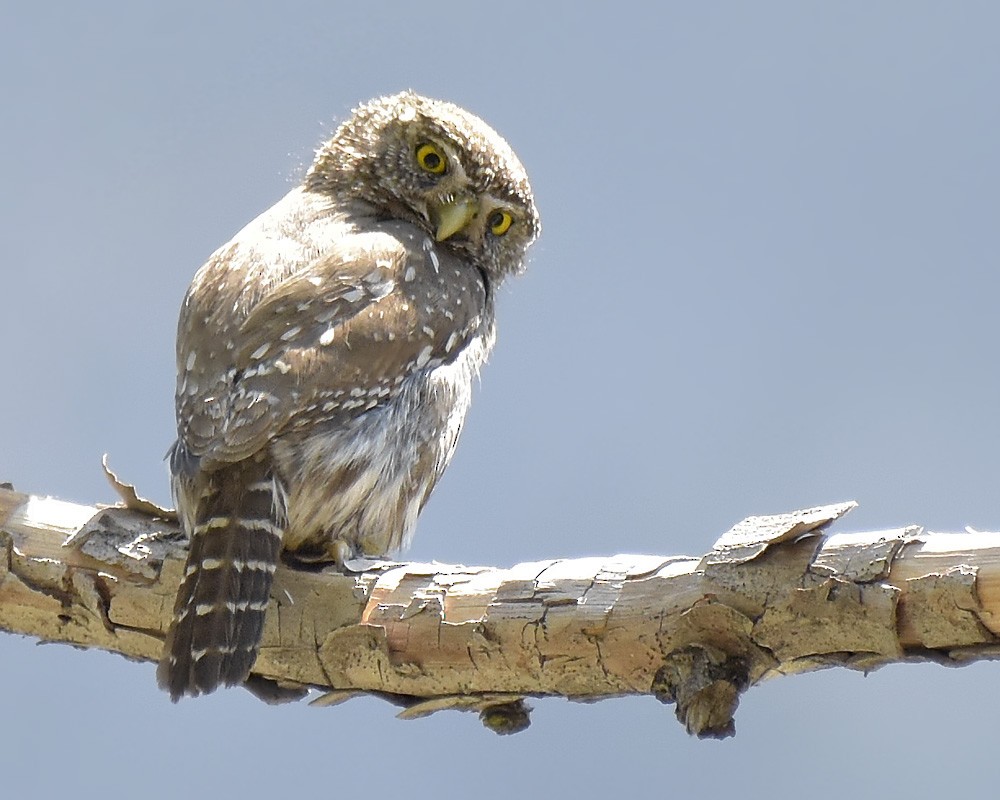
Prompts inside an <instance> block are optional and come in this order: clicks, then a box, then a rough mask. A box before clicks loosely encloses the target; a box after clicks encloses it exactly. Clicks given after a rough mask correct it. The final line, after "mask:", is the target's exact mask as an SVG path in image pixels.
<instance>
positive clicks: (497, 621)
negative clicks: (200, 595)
mask: <svg viewBox="0 0 1000 800" xmlns="http://www.w3.org/2000/svg"><path fill="white" fill-rule="evenodd" d="M133 505H136V504H135V503H133ZM853 507H854V504H853V503H844V504H840V505H834V506H826V507H822V508H816V509H809V510H805V511H797V512H794V513H792V514H783V515H777V516H770V517H750V518H749V519H746V520H744V521H743V522H741V523H740V524H738V525H737V526H735V527H734V528H733V529H732V530H730V531H729V532H728V533H726V534H725V535H723V537H722V538H721V539H719V541H718V542H716V544H715V547H714V548H713V550H712V551H711V552H710V553H708V554H707V555H705V556H703V557H701V558H689V557H668V556H637V555H617V556H609V557H598V558H582V559H552V560H548V561H539V562H531V563H525V564H518V565H516V566H514V567H511V568H510V569H496V568H487V567H464V566H451V565H445V564H416V563H410V564H400V563H386V562H363V561H358V562H352V563H349V564H348V571H347V572H346V573H339V572H336V571H334V570H332V569H325V570H320V571H306V570H303V569H296V568H292V567H289V566H285V565H283V566H281V567H280V568H279V570H278V572H277V574H276V576H275V585H274V590H273V592H272V600H271V607H270V609H269V611H268V615H267V622H266V628H265V632H264V640H263V646H262V648H261V652H260V657H259V658H258V659H257V662H256V664H255V665H254V673H255V676H257V677H256V678H255V682H256V683H257V686H256V688H257V689H258V690H260V688H261V687H262V686H264V685H266V682H267V681H271V682H273V685H274V686H276V687H278V689H279V690H286V691H294V690H295V689H296V688H297V687H318V688H320V689H322V690H325V692H326V693H325V694H324V695H322V696H321V697H320V698H319V699H318V700H317V701H314V702H318V703H320V704H330V703H333V702H337V701H339V700H342V699H344V698H346V697H349V696H351V695H352V694H354V693H357V692H373V693H378V694H380V695H383V696H386V697H390V698H392V699H394V700H395V701H396V702H399V703H400V704H402V705H404V706H405V708H406V710H405V711H404V712H403V715H404V716H418V715H422V714H426V713H430V712H431V711H435V710H438V709H440V708H470V709H475V710H478V711H480V712H481V713H482V716H483V719H484V721H485V722H486V723H487V724H488V725H489V726H490V727H492V728H493V729H495V730H497V731H498V732H511V731H514V730H520V729H521V728H523V727H524V726H526V725H527V708H526V707H525V706H524V704H523V702H522V701H523V698H524V697H526V696H531V695H536V696H538V695H560V696H564V697H569V698H573V699H586V700H596V699H602V698H607V697H613V696H618V695H624V694H651V695H654V696H656V697H657V698H659V699H660V700H662V701H664V702H675V703H676V704H677V715H678V718H679V719H681V720H682V721H683V722H684V724H685V725H686V727H687V729H688V730H689V731H690V732H692V733H695V734H697V735H700V736H726V735H731V734H732V732H733V721H732V715H733V712H734V711H735V709H736V705H737V704H738V701H739V696H740V694H741V693H742V692H743V691H744V690H745V689H746V688H748V687H749V686H752V685H754V684H756V683H757V682H759V681H761V680H763V679H764V678H767V677H772V676H775V675H779V674H789V673H796V672H803V671H806V670H812V669H818V668H822V667H828V666H835V665H841V666H847V667H851V668H854V669H863V670H872V669H875V668H877V667H880V666H882V665H883V664H888V663H895V662H901V661H910V660H927V659H931V660H934V661H938V662H941V663H945V664H956V665H957V664H964V663H967V662H969V661H972V660H977V659H983V658H995V657H997V656H998V654H1000V649H998V638H997V634H998V633H1000V616H998V613H1000V536H998V535H997V534H986V533H976V532H967V533H962V534H942V533H928V532H925V531H924V530H922V529H921V528H917V527H910V528H900V529H896V530H887V531H874V532H869V533H853V534H834V535H827V534H825V533H824V529H825V528H826V527H827V526H828V525H829V524H830V523H831V522H833V521H834V520H836V519H837V518H839V517H840V516H842V515H843V514H845V513H846V512H847V511H849V510H850V509H851V508H853ZM141 508H144V509H146V510H136V509H130V508H124V507H103V508H102V507H93V506H81V505H75V504H71V503H65V502H61V501H58V500H53V499H51V498H44V497H37V496H29V495H25V494H20V493H17V492H14V491H11V490H7V489H0V629H3V630H7V631H10V632H14V633H22V634H26V635H29V636H35V637H38V638H40V639H44V640H47V641H57V642H67V643H70V644H74V645H83V646H87V647H99V648H101V649H104V650H110V651H113V652H117V653H121V654H123V655H125V656H127V657H130V658H135V659H141V660H156V659H158V658H159V655H160V649H161V647H162V644H163V637H164V634H165V631H166V629H167V627H168V625H169V622H170V614H171V611H172V606H173V598H174V593H175V591H176V587H177V585H178V583H179V581H180V575H181V570H182V568H183V561H184V556H185V550H184V542H183V540H182V538H181V537H180V535H179V533H178V531H177V527H176V525H175V524H174V523H173V522H172V521H169V520H167V519H163V518H157V517H154V516H150V514H149V513H147V512H148V510H149V508H148V506H141ZM265 679H266V680H265ZM279 694H280V692H279Z"/></svg>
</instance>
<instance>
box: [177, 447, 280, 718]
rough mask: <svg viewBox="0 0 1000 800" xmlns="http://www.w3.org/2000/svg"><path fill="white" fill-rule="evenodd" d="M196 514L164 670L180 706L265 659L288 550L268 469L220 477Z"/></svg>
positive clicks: (233, 470)
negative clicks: (270, 614) (276, 584)
mask: <svg viewBox="0 0 1000 800" xmlns="http://www.w3.org/2000/svg"><path fill="white" fill-rule="evenodd" d="M211 483H212V486H211V488H210V490H209V491H208V492H206V493H205V494H203V495H202V497H201V499H200V501H199V502H198V505H197V508H196V509H195V513H194V529H193V530H192V531H191V532H190V534H191V545H190V550H189V552H188V558H187V564H186V566H185V569H184V578H183V580H182V581H181V586H180V589H179V590H178V592H177V599H176V601H175V603H174V620H173V623H172V624H171V626H170V631H169V633H168V634H167V640H166V643H165V645H164V651H163V657H162V659H161V660H160V665H159V668H158V669H157V679H158V681H159V683H160V686H161V687H162V688H164V689H166V690H167V691H169V692H170V697H171V699H173V700H174V701H176V700H178V699H179V698H180V697H182V696H183V695H185V694H190V695H198V694H204V693H207V692H211V691H213V690H214V689H216V688H218V687H219V686H222V685H225V686H232V685H234V684H239V683H243V682H244V681H245V680H246V679H247V677H248V676H249V674H250V668H251V667H252V666H253V662H254V660H255V659H256V658H257V651H258V649H259V648H260V641H261V636H262V634H263V630H264V614H265V612H266V610H267V604H268V600H269V598H270V593H271V583H272V581H273V579H274V571H275V568H276V566H277V563H278V557H279V554H280V551H281V537H282V533H283V526H284V524H285V509H284V495H283V492H282V491H281V487H280V486H279V485H278V482H277V481H276V480H275V479H274V478H273V477H272V475H271V474H270V472H269V471H268V470H267V468H266V466H265V465H264V464H261V463H259V462H242V463H240V464H234V465H231V466H229V467H226V468H225V469H223V470H220V471H219V472H217V473H214V474H213V475H212V476H211Z"/></svg>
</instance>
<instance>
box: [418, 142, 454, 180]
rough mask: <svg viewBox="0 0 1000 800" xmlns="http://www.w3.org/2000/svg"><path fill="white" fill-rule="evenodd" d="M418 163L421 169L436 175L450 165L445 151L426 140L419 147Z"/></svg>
mask: <svg viewBox="0 0 1000 800" xmlns="http://www.w3.org/2000/svg"><path fill="white" fill-rule="evenodd" d="M417 163H418V164H419V165H420V168H421V169H424V170H427V171H428V172H430V173H433V174H434V175H440V174H441V173H443V172H444V171H445V169H446V168H447V166H448V162H447V160H446V159H445V157H444V153H442V152H441V151H440V150H439V149H438V148H437V147H436V146H434V145H432V144H431V143H430V142H425V143H424V144H422V145H420V146H419V147H417Z"/></svg>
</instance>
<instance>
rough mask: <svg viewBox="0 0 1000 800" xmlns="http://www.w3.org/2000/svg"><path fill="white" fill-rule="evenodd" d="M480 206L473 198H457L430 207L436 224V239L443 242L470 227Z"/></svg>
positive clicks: (432, 219)
mask: <svg viewBox="0 0 1000 800" xmlns="http://www.w3.org/2000/svg"><path fill="white" fill-rule="evenodd" d="M478 210H479V204H478V203H477V202H476V201H475V200H473V199H472V198H471V197H456V198H455V199H454V200H451V201H449V202H447V203H440V204H438V203H433V204H432V205H431V207H430V212H431V221H432V222H433V223H434V238H435V239H437V240H438V241H439V242H443V241H444V240H445V239H447V238H448V237H450V236H454V235H455V234H456V233H458V232H459V231H460V230H462V228H464V227H465V226H466V225H468V224H469V223H470V222H471V221H472V218H473V217H475V216H476V212H477V211H478Z"/></svg>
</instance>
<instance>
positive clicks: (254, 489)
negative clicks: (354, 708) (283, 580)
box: [157, 92, 539, 700]
mask: <svg viewBox="0 0 1000 800" xmlns="http://www.w3.org/2000/svg"><path fill="white" fill-rule="evenodd" d="M538 232H539V220H538V214H537V212H536V210H535V205H534V202H533V200H532V195H531V188H530V186H529V185H528V178H527V176H526V175H525V172H524V168H523V167H522V166H521V163H520V162H519V161H518V159H517V156H515V155H514V153H513V151H512V150H511V149H510V147H509V146H508V145H507V143H506V142H505V141H504V140H503V139H502V138H501V137H500V136H499V135H498V134H497V133H496V132H495V131H493V130H492V129H491V128H490V127H489V126H487V125H486V124H485V123H484V122H483V121H482V120H480V119H479V118H477V117H475V116H473V115H472V114H469V113H468V112H466V111H464V110H462V109H461V108H458V107H457V106H454V105H452V104H450V103H444V102H439V101H435V100H430V99H427V98H425V97H421V96H419V95H416V94H413V93H411V92H404V93H402V94H398V95H394V96H392V97H383V98H379V99H376V100H373V101H371V102H370V103H368V104H366V105H363V106H361V107H359V108H357V109H356V110H355V111H354V112H353V115H352V116H351V117H350V118H349V119H348V120H347V121H346V122H344V123H343V124H342V125H341V126H340V127H339V128H338V129H337V131H336V133H335V134H334V136H333V138H332V139H330V141H328V142H326V143H325V144H324V145H323V146H322V147H321V148H320V149H319V151H318V152H317V155H316V158H315V161H314V162H313V164H312V167H311V168H310V169H309V171H308V173H307V174H306V176H305V180H304V181H303V183H302V185H301V186H299V187H297V188H295V189H293V190H292V191H291V192H289V193H288V194H287V195H286V196H285V197H284V199H282V200H281V201H280V202H278V203H277V205H275V206H273V207H272V208H271V209H269V210H268V211H266V212H264V213H263V214H262V215H261V216H259V217H258V218H257V219H255V220H254V221H253V222H251V223H250V224H249V225H247V226H246V227H245V228H244V229H243V230H241V231H240V232H239V233H238V234H236V236H235V237H234V238H233V239H232V240H231V241H230V242H229V243H228V244H225V245H223V246H222V247H221V248H220V249H219V250H217V251H216V252H215V253H214V254H213V255H212V256H211V258H210V259H209V260H208V262H207V263H206V264H205V265H204V266H203V267H202V268H201V269H200V270H199V271H198V273H197V275H195V278H194V281H193V282H192V284H191V287H190V289H189V290H188V293H187V296H186V297H185V299H184V304H183V307H182V309H181V314H180V322H179V324H178V333H177V368H178V378H177V394H176V408H177V441H176V443H175V444H174V445H173V448H172V450H171V452H170V468H171V475H172V489H173V494H174V499H175V502H176V504H177V508H178V512H179V515H180V519H181V524H182V526H183V528H184V531H185V532H186V533H187V535H188V536H189V537H190V550H189V553H188V558H187V565H186V568H185V571H184V577H183V581H182V583H181V586H180V589H179V590H178V593H177V600H176V603H175V606H174V620H173V624H172V625H171V627H170V631H169V633H168V635H167V640H166V644H165V647H164V654H163V658H162V660H161V662H160V666H159V669H158V672H157V674H158V678H159V681H160V685H161V686H163V687H164V688H165V689H167V690H168V691H169V692H170V695H171V697H172V698H173V699H174V700H176V699H178V698H179V697H180V696H182V695H184V694H192V695H197V694H200V693H203V692H210V691H212V690H213V689H215V688H216V687H218V686H219V685H222V684H225V685H233V684H237V683H241V682H243V681H245V680H246V678H247V677H248V675H249V673H250V668H251V666H252V665H253V662H254V660H255V658H256V656H257V651H258V649H259V646H260V639H261V634H262V630H263V623H264V612H265V610H266V608H267V605H268V599H269V595H270V588H271V582H272V578H273V575H274V571H275V567H276V565H277V563H278V558H279V555H280V554H281V552H282V550H284V551H286V552H289V553H291V554H292V555H293V557H295V558H298V559H302V560H313V559H316V560H332V561H337V562H339V563H341V564H342V563H343V561H344V559H345V558H348V557H350V556H351V555H352V554H353V555H364V556H381V555H385V554H388V553H390V552H392V551H394V550H398V549H399V548H401V547H403V546H405V545H406V543H407V542H408V541H409V539H410V537H411V536H412V534H413V529H414V525H415V524H416V521H417V515H418V514H419V513H420V510H421V509H422V507H423V505H424V503H425V502H427V498H428V496H429V495H430V493H431V490H432V489H433V488H434V485H435V484H436V483H437V481H438V479H439V478H440V477H441V474H442V472H444V469H445V467H446V466H447V465H448V461H449V460H450V459H451V456H452V453H453V452H454V450H455V445H456V442H457V440H458V435H459V431H460V430H461V427H462V423H463V420H464V418H465V414H466V411H467V410H468V408H469V400H470V395H471V390H472V382H473V379H474V378H475V376H476V375H477V373H478V371H479V368H480V366H481V365H482V363H483V361H484V360H485V359H486V357H487V355H488V354H489V351H490V349H491V347H492V345H493V340H494V298H495V294H496V289H497V287H498V286H499V285H500V283H501V282H502V281H503V280H504V278H506V277H507V276H508V275H512V274H515V273H517V272H520V271H521V270H522V269H523V267H524V258H525V251H526V250H527V248H528V245H530V244H531V242H532V241H533V240H534V239H535V237H536V236H537V235H538Z"/></svg>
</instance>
